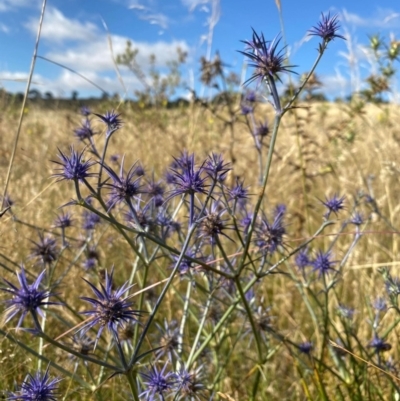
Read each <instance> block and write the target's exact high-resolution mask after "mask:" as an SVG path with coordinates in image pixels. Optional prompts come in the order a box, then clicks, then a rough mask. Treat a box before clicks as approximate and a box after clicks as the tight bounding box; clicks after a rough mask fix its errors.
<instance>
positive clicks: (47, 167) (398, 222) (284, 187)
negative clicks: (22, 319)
mask: <svg viewBox="0 0 400 401" xmlns="http://www.w3.org/2000/svg"><path fill="white" fill-rule="evenodd" d="M300 106H302V108H299V109H296V110H295V111H291V112H289V113H287V114H286V115H285V117H284V118H283V122H282V125H281V127H280V131H279V135H278V139H277V144H276V154H275V157H274V160H273V166H272V170H271V174H270V180H269V182H268V186H267V196H266V201H265V204H264V209H265V211H266V212H267V213H269V210H271V209H272V208H273V207H274V206H275V205H276V204H278V203H284V204H285V205H286V206H287V210H288V213H287V218H286V223H287V227H286V230H287V236H286V246H287V248H288V249H290V248H291V247H294V246H296V245H297V244H299V243H300V242H301V241H302V240H303V239H305V238H308V237H309V236H310V235H311V234H312V233H313V232H314V231H315V230H316V229H317V228H318V227H319V226H320V224H321V222H322V215H323V212H324V210H323V206H322V205H321V203H320V201H319V199H325V196H331V195H333V194H335V193H337V194H339V195H345V196H346V202H345V204H346V209H345V210H344V211H342V212H341V213H340V215H339V218H338V221H337V223H336V224H335V225H333V226H330V227H329V228H328V229H327V230H326V231H325V232H324V235H323V236H321V237H320V238H318V239H317V240H316V242H315V244H314V245H313V247H314V248H317V247H321V248H324V246H327V245H328V244H329V243H330V241H331V240H332V238H333V236H330V235H334V234H335V233H337V232H339V231H340V227H341V223H342V222H343V221H344V220H345V219H347V218H349V217H350V215H351V211H352V207H353V198H354V197H355V195H356V194H357V193H358V192H359V191H363V192H364V193H369V194H371V195H373V196H374V198H375V199H376V201H377V204H378V206H379V208H380V211H381V212H382V215H384V216H385V217H386V219H387V221H388V222H389V223H390V225H391V226H392V228H390V226H389V225H388V224H387V222H385V221H383V219H382V218H381V217H379V216H378V215H377V214H376V213H375V214H372V216H371V219H370V221H369V222H368V224H366V225H365V226H364V227H363V230H365V231H366V233H365V234H364V235H363V237H362V239H361V241H360V242H359V243H358V245H357V247H356V249H355V250H354V251H353V253H352V254H351V256H350V258H349V260H348V262H347V263H346V265H345V267H344V269H343V274H342V275H341V277H340V283H339V284H338V287H337V290H336V296H335V297H331V301H330V302H331V303H330V308H331V310H332V316H333V317H332V319H333V321H334V322H336V323H335V324H337V325H338V327H339V326H340V324H341V323H340V321H339V318H337V316H336V315H335V312H334V311H335V309H336V307H337V305H338V303H339V302H340V303H343V304H346V305H348V306H351V307H353V308H354V309H355V310H356V313H355V317H354V322H355V323H354V326H355V327H356V329H355V330H356V331H357V333H358V334H357V335H358V338H363V339H364V345H366V344H368V342H369V341H370V340H371V338H372V333H371V329H370V325H369V324H368V319H369V318H370V316H369V315H368V311H369V305H370V302H371V300H372V299H374V298H375V297H377V296H383V295H385V289H384V283H383V279H382V277H381V274H379V272H378V269H379V267H382V266H388V267H390V271H391V273H392V275H393V276H397V275H400V269H399V267H398V264H399V261H400V255H399V247H400V242H399V235H398V233H397V232H395V231H396V229H398V228H399V227H400V213H399V211H400V202H399V199H400V182H399V174H400V164H399V163H400V162H399V154H400V129H399V127H400V107H399V106H394V105H387V104H381V105H374V104H371V105H367V106H366V107H365V110H364V112H363V113H361V114H360V113H357V112H355V111H354V110H353V112H351V111H350V107H349V105H347V104H334V103H304V104H300ZM110 108H116V109H118V111H119V112H120V113H121V118H122V119H123V122H124V125H123V128H122V129H121V130H120V131H118V132H117V133H116V134H115V135H114V136H113V137H112V139H111V142H110V151H109V154H113V153H118V154H120V155H125V166H127V167H129V166H130V165H131V163H133V162H135V161H137V160H139V161H140V163H141V164H142V165H143V166H144V167H145V169H146V172H147V173H148V174H151V173H152V172H153V171H154V175H155V177H160V176H161V174H162V173H163V171H164V170H165V168H166V167H167V166H168V165H169V163H170V162H171V160H172V156H177V155H179V153H180V152H181V151H182V150H184V149H186V150H188V151H189V152H195V153H196V156H197V160H198V161H200V160H203V159H204V158H205V157H206V156H207V155H208V154H210V153H211V152H217V153H219V152H220V153H222V154H223V155H224V158H225V160H226V161H229V160H232V157H233V158H234V163H233V168H234V171H233V173H231V175H230V177H229V180H231V181H232V182H233V179H234V177H235V176H239V177H241V178H243V179H245V184H246V185H248V186H250V188H249V191H250V193H252V194H257V191H258V178H257V171H258V164H257V155H256V152H255V150H254V145H253V141H252V138H251V136H250V134H249V133H248V128H247V126H246V125H245V123H244V117H243V116H241V115H240V114H237V116H236V120H235V122H234V124H233V127H234V136H233V137H232V136H231V133H230V132H229V130H228V129H226V128H225V127H224V124H223V123H222V122H221V121H220V120H219V119H218V118H217V117H216V116H215V115H212V114H211V113H210V112H209V111H207V110H204V109H202V108H200V106H196V105H193V106H189V107H185V108H178V109H171V110H167V109H162V108H161V109H159V110H154V109H132V108H131V106H129V105H124V104H120V105H118V104H114V105H112V104H111V105H110V104H109V105H104V106H101V109H99V110H93V111H94V112H97V113H102V112H104V111H105V110H106V109H110ZM220 113H221V114H223V115H226V113H225V111H224V110H221V111H220ZM80 118H81V117H80V116H79V114H78V109H77V110H76V113H74V111H71V110H61V109H60V110H44V109H40V108H38V107H37V106H36V105H35V104H29V105H28V106H27V109H26V111H25V116H24V122H23V126H22V131H21V137H20V141H19V144H18V148H17V153H16V159H15V163H14V166H13V170H12V176H11V181H10V186H9V194H10V196H11V197H12V199H13V200H14V201H15V206H13V213H14V214H15V216H17V220H14V219H13V218H11V215H10V214H9V213H7V214H5V215H4V216H3V217H2V219H1V220H0V230H1V239H2V240H1V251H0V254H1V255H2V257H1V258H0V261H1V263H2V264H5V265H7V266H8V267H10V268H12V269H15V266H13V265H12V264H10V260H11V261H14V262H16V263H21V262H24V263H25V264H26V266H27V267H29V268H30V267H32V263H33V262H32V261H31V260H30V259H29V253H30V248H31V243H30V241H29V240H30V239H33V240H36V239H37V237H38V229H35V228H32V227H29V226H27V225H25V224H21V222H25V223H29V224H30V225H32V226H37V227H39V228H43V229H44V228H46V229H47V228H49V227H50V226H51V225H52V222H53V221H54V218H55V215H56V214H57V213H58V212H59V210H58V207H59V206H60V205H63V204H65V203H67V202H68V201H70V200H71V198H73V197H74V192H73V191H74V190H73V185H72V184H71V183H70V182H67V181H63V182H60V183H55V182H54V181H55V179H54V178H51V175H52V174H53V172H54V164H53V163H52V162H51V160H56V159H57V156H56V155H57V148H60V149H61V150H65V151H66V150H67V149H68V147H69V146H70V145H71V144H74V146H75V147H76V148H79V149H81V147H82V146H81V144H79V143H78V141H77V140H76V139H75V138H74V136H73V129H74V128H76V126H77V125H78V124H79V122H80ZM257 118H258V120H259V121H264V120H265V118H268V120H269V122H270V124H272V120H273V114H272V110H271V107H270V106H268V105H266V104H263V105H261V106H260V107H259V108H258V111H257ZM17 119H18V110H14V109H13V108H11V107H8V106H7V105H6V104H4V105H3V107H2V113H1V124H0V133H1V138H2V140H1V143H0V156H1V157H0V168H1V172H0V177H1V180H0V183H1V184H2V186H3V185H4V178H5V176H6V172H7V167H8V162H9V159H10V154H11V149H12V141H13V136H14V133H15V130H16V126H17ZM94 121H95V120H94ZM96 124H97V123H96ZM96 127H97V129H98V131H99V132H101V131H102V130H104V128H103V126H102V125H101V124H100V123H98V124H97V125H96ZM95 140H96V143H97V144H99V145H100V144H101V143H102V141H104V132H103V135H98V136H96V137H95ZM99 147H100V148H101V146H99ZM265 152H267V148H265ZM363 207H364V206H363ZM70 210H71V211H72V212H74V210H73V208H70ZM79 214H80V211H78V212H77V213H76V216H79ZM364 215H365V216H367V215H368V210H367V209H365V212H364ZM77 218H78V217H77ZM353 228H354V226H348V227H347V228H346V230H345V232H343V233H341V235H340V236H339V237H338V240H337V243H336V244H335V246H334V248H333V255H334V258H335V259H341V258H342V257H343V255H344V254H345V252H346V250H347V248H348V246H349V244H350V243H351V241H352V239H353V234H354V231H352V229H353ZM115 238H116V236H115V233H114V232H113V231H111V230H108V229H107V228H106V227H103V228H102V234H101V237H99V238H98V240H99V242H100V241H101V244H102V246H101V251H100V252H101V266H102V267H103V268H109V267H110V266H111V265H112V264H115V266H116V267H118V268H119V269H121V271H123V270H124V268H125V267H126V268H127V269H128V268H129V266H130V265H131V263H132V260H133V255H132V254H131V251H130V250H129V249H128V248H127V247H126V246H125V244H124V243H123V240H121V239H118V238H117V239H116V240H115ZM4 257H5V258H4ZM65 258H66V260H69V259H71V258H72V256H71V255H70V254H69V253H68V251H66V253H65ZM65 263H66V262H65ZM62 266H63V264H61V266H60V268H62ZM157 268H159V266H158V267H157ZM286 269H287V271H291V272H293V274H297V273H296V270H295V269H294V267H293V263H292V262H288V263H287V264H286V265H283V266H282V268H281V269H280V270H281V271H285V270H286ZM3 273H4V270H3ZM84 274H85V273H84V272H82V270H80V269H79V265H77V266H75V267H73V268H72V269H71V270H70V271H69V274H68V277H67V279H66V280H65V281H64V285H63V286H62V287H61V288H59V289H57V290H58V291H59V292H61V293H63V295H66V294H67V292H68V299H70V300H71V299H73V297H78V296H80V295H81V294H82V292H83V291H86V290H87V288H86V287H85V284H84V283H83V281H82V280H81V279H80V277H81V276H84ZM6 275H7V277H11V276H10V274H9V273H7V274H6ZM155 277H157V278H158V279H159V278H162V275H160V273H159V271H158V272H157V273H156V275H155ZM67 284H73V286H72V287H71V286H69V287H68V288H67ZM185 285H186V284H185V282H184V281H182V282H181V281H179V280H178V281H177V282H176V285H175V287H174V290H173V291H171V293H170V294H168V296H167V304H166V307H165V310H164V313H165V315H166V316H168V317H171V318H175V319H179V316H180V315H179V314H180V313H181V312H180V309H179V307H178V308H176V304H179V302H180V301H179V300H177V298H176V297H175V295H176V293H179V292H183V291H184V288H185ZM262 289H263V303H264V305H266V306H271V315H272V316H273V324H274V326H276V327H278V328H280V333H281V334H282V335H284V336H287V337H288V338H290V339H291V340H292V341H294V342H302V341H306V340H309V339H311V340H312V341H313V342H314V344H315V346H316V348H318V346H319V345H320V344H319V341H320V340H321V339H320V337H319V334H318V333H319V330H318V328H317V327H315V325H314V323H313V321H312V319H310V316H309V313H308V311H307V307H306V305H305V304H304V303H303V301H302V298H301V296H300V294H299V291H298V289H297V288H296V285H295V284H294V282H293V281H291V280H290V279H288V278H287V276H286V275H279V274H278V275H273V276H270V277H267V280H265V281H264V282H263V284H262ZM1 296H3V294H2V295H1ZM72 304H74V302H72ZM77 308H79V306H78V304H77ZM175 308H176V309H175ZM65 313H66V315H65V316H68V312H65ZM396 319H398V313H397V312H396V311H395V310H390V311H389V312H388V313H387V314H386V316H385V319H384V321H383V325H384V326H385V327H389V326H390V325H391V324H394V323H395V322H396V321H397V320H396ZM49 329H50V331H51V332H52V333H53V334H54V335H58V334H60V332H59V331H58V329H57V327H56V326H55V327H51V328H49ZM399 334H400V332H399V329H398V328H396V329H395V330H393V331H392V332H391V333H390V335H389V337H388V338H387V339H386V340H387V342H389V343H390V344H391V345H392V349H391V351H389V353H390V355H392V356H393V359H394V360H398V359H399V356H400V355H399V349H400V348H399V345H400V344H399V340H398V335H399ZM0 341H1V344H2V345H1V349H2V353H1V355H0V377H2V380H5V382H6V383H8V384H9V385H11V384H12V383H13V381H14V380H16V381H21V379H23V377H24V375H25V373H23V372H22V371H23V370H24V369H22V368H25V366H26V365H32V366H35V362H34V359H33V358H31V357H30V356H27V355H26V354H24V351H23V350H21V349H20V348H18V347H16V346H14V345H13V344H10V343H8V342H7V340H5V339H3V338H2V339H0ZM247 346H250V347H251V345H249V341H248V340H245V341H244V342H243V345H242V346H241V347H240V348H239V349H238V350H237V354H236V355H235V356H233V357H232V360H231V362H230V365H229V366H228V367H227V368H226V369H227V373H226V378H225V379H224V380H223V381H222V382H221V384H220V387H219V391H221V392H222V393H224V394H229V395H230V396H231V397H233V399H234V400H236V401H239V400H244V399H246V398H245V396H244V394H245V393H246V388H248V387H249V386H250V385H251V377H252V374H253V373H252V371H251V369H252V366H250V365H249V366H248V370H247V375H246V376H245V378H243V375H244V374H245V372H243V370H241V369H235V366H236V364H240V363H241V358H242V353H245V352H247V350H246V348H247ZM56 352H58V351H56ZM276 352H277V355H276V357H274V358H272V359H271V362H268V363H267V364H266V365H265V367H264V375H265V377H266V378H267V380H266V381H265V382H263V385H262V387H261V388H262V390H261V392H260V394H261V395H262V394H264V396H265V397H267V396H269V398H268V399H276V400H284V399H305V398H306V397H305V395H304V392H303V391H304V385H302V378H301V377H300V375H299V369H300V368H299V362H298V361H296V360H295V359H294V358H293V355H292V354H291V353H290V352H288V350H287V349H286V348H285V347H284V346H280V347H278V349H277V350H276ZM57 355H58V354H57ZM59 358H61V359H62V356H59ZM305 363H306V362H305ZM360 363H361V362H360ZM246 368H247V367H246ZM207 369H208V368H207ZM210 369H211V371H212V368H211V367H210ZM245 370H246V369H245ZM365 372H366V373H365V374H366V375H371V377H374V378H375V379H374V380H377V381H378V382H379V380H382V377H381V376H382V374H380V373H378V372H377V371H375V370H374V369H373V368H366V370H365ZM310 375H312V373H310ZM322 375H323V374H322ZM303 380H306V381H307V380H310V382H311V384H310V385H309V386H310V388H311V391H314V390H315V384H313V381H312V379H310V378H309V377H308V378H307V377H305V378H303ZM322 380H326V381H327V384H326V385H327V388H331V390H332V394H334V391H335V385H336V382H335V379H334V378H333V379H332V380H331V379H330V378H329V376H326V377H322ZM330 380H331V381H330ZM120 383H121V379H120V378H119V377H116V378H114V379H113V380H110V381H109V382H108V383H106V385H105V386H107V388H109V389H111V390H112V392H111V393H110V394H112V398H113V399H121V398H118V397H119V395H118V385H119V384H120ZM68 384H69V382H65V383H63V384H62V386H68ZM349 385H350V384H349ZM330 386H331V387H330ZM0 388H4V389H5V388H7V386H6V384H4V386H0ZM313 389H314V390H313ZM384 389H385V384H382V391H383V397H384V399H389V398H386V395H385V393H384V391H385V390H384ZM315 391H316V390H315ZM261 395H260V397H261ZM264 396H263V397H264ZM76 397H77V398H70V399H94V398H92V397H93V396H87V398H84V397H86V396H84V395H83V394H82V395H80V396H78V395H76ZM80 397H82V398H80ZM110 399H111V398H110ZM260 399H267V398H260ZM312 399H317V398H312ZM332 399H334V396H332Z"/></svg>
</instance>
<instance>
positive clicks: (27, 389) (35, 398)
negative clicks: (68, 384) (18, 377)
mask: <svg viewBox="0 0 400 401" xmlns="http://www.w3.org/2000/svg"><path fill="white" fill-rule="evenodd" d="M61 380H62V379H60V378H55V379H52V380H51V379H50V377H49V368H47V370H46V372H45V373H44V374H43V375H42V373H41V372H36V374H35V375H34V376H32V375H31V374H28V376H27V377H26V378H25V380H24V382H23V383H22V384H21V388H20V390H19V391H18V392H16V393H9V395H8V397H7V400H18V401H56V400H57V397H58V392H57V390H58V388H57V384H58V383H59V382H60V381H61Z"/></svg>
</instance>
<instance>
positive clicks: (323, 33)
mask: <svg viewBox="0 0 400 401" xmlns="http://www.w3.org/2000/svg"><path fill="white" fill-rule="evenodd" d="M339 28H340V25H339V21H338V16H337V15H333V16H332V17H331V14H330V13H328V15H324V14H323V13H322V14H321V21H319V22H318V25H317V26H313V27H312V28H311V29H310V30H309V31H308V32H309V33H308V34H309V35H311V36H319V37H320V38H322V39H323V41H324V42H325V43H328V42H330V41H331V40H333V39H335V38H340V39H344V40H346V38H345V37H344V36H342V35H338V34H337V31H338V30H339Z"/></svg>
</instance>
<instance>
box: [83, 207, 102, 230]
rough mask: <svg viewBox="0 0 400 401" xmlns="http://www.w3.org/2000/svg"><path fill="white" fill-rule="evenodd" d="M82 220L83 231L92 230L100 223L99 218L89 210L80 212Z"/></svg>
mask: <svg viewBox="0 0 400 401" xmlns="http://www.w3.org/2000/svg"><path fill="white" fill-rule="evenodd" d="M82 218H83V222H82V228H83V229H84V230H94V229H95V228H96V226H97V224H99V223H101V217H100V216H99V215H98V214H96V213H94V212H91V211H90V210H84V211H83V212H82Z"/></svg>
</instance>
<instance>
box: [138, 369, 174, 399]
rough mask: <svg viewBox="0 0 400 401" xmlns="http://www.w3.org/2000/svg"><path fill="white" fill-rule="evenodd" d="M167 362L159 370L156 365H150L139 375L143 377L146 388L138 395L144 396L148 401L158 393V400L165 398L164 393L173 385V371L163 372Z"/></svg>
mask: <svg viewBox="0 0 400 401" xmlns="http://www.w3.org/2000/svg"><path fill="white" fill-rule="evenodd" d="M166 368H167V364H165V365H164V367H163V368H162V369H161V370H158V369H157V367H156V366H153V365H152V366H151V368H150V369H148V370H147V372H146V373H143V372H141V373H140V375H141V376H142V377H143V378H144V379H145V381H144V384H145V385H146V390H145V391H143V392H142V393H141V394H139V397H145V399H146V400H148V401H153V400H155V399H156V396H157V395H158V398H159V400H161V401H164V400H165V393H166V392H168V391H170V390H172V389H173V388H174V386H175V383H176V382H175V381H174V378H175V374H174V373H173V372H167V373H165V370H166Z"/></svg>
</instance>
